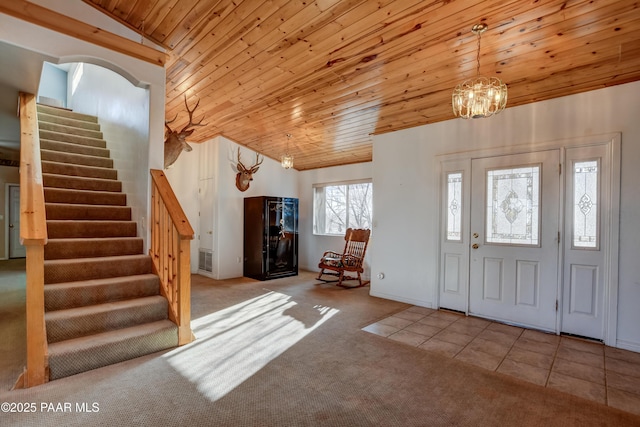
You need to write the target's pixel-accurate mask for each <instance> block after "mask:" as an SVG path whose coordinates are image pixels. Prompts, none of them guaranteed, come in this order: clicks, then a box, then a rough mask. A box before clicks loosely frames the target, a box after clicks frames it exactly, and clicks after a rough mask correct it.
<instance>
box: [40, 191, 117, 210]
mask: <svg viewBox="0 0 640 427" xmlns="http://www.w3.org/2000/svg"><path fill="white" fill-rule="evenodd" d="M44 200H45V202H47V203H70V204H75V205H111V206H126V205H127V195H126V194H124V193H115V192H109V191H92V190H69V189H66V188H49V187H45V188H44Z"/></svg>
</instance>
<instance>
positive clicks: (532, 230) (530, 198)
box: [486, 165, 540, 246]
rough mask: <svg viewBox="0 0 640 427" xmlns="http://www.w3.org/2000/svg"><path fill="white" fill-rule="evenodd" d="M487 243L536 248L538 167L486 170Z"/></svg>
mask: <svg viewBox="0 0 640 427" xmlns="http://www.w3.org/2000/svg"><path fill="white" fill-rule="evenodd" d="M486 182H487V200H486V204H487V216H486V220H487V224H486V230H487V234H486V236H487V237H486V243H507V244H511V245H530V246H538V241H539V227H538V225H539V222H540V220H539V217H540V209H539V207H540V165H535V166H528V167H520V168H508V169H496V170H489V171H487V177H486Z"/></svg>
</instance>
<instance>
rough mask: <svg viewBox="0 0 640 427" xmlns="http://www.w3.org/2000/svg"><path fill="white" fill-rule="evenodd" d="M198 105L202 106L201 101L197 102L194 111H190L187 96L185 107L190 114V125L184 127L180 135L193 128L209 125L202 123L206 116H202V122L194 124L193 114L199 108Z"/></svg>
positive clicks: (185, 97)
mask: <svg viewBox="0 0 640 427" xmlns="http://www.w3.org/2000/svg"><path fill="white" fill-rule="evenodd" d="M198 105H200V99H198V102H196V105H195V107H193V110H190V109H189V104H187V95H185V96H184V106H185V107H187V111H188V112H189V124H188V125H186V126H185V127H183V128H182V130H181V131H180V133H182V132H184V131H186V130H187V129H189V128H190V127H191V126H206V125H207V123H202V121H203V120H204V116H202V118H201V119H200V121H199V122H198V123H193V112H194V111H196V108H198ZM174 120H175V119H174Z"/></svg>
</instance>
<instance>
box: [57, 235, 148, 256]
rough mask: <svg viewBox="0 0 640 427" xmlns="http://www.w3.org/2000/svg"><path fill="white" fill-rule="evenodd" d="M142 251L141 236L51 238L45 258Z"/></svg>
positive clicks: (123, 253)
mask: <svg viewBox="0 0 640 427" xmlns="http://www.w3.org/2000/svg"><path fill="white" fill-rule="evenodd" d="M142 251H143V241H142V238H141V237H105V238H74V239H49V240H48V241H47V244H46V245H45V247H44V259H47V260H49V259H71V258H95V257H105V256H118V255H137V254H141V253H142Z"/></svg>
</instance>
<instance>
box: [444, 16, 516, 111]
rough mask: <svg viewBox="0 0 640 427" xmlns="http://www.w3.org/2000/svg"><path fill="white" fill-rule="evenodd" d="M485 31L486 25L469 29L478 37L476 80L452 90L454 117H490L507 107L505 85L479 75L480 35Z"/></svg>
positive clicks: (466, 81)
mask: <svg viewBox="0 0 640 427" xmlns="http://www.w3.org/2000/svg"><path fill="white" fill-rule="evenodd" d="M486 30H487V24H476V25H474V26H473V28H472V29H471V32H473V33H474V34H476V35H477V36H478V53H477V56H476V62H477V68H476V78H475V79H470V80H465V81H464V82H462V83H460V84H459V85H458V86H456V87H455V89H454V90H453V96H452V97H451V101H452V105H453V114H454V115H455V116H456V117H462V118H464V119H468V118H472V119H478V118H481V117H490V116H493V115H494V114H498V113H499V112H500V111H502V110H504V107H505V106H506V105H507V85H506V84H504V83H502V81H501V80H500V79H499V78H497V77H482V76H481V75H480V35H481V34H482V33H484V32H485V31H486Z"/></svg>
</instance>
